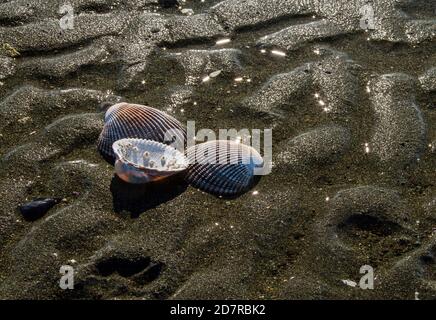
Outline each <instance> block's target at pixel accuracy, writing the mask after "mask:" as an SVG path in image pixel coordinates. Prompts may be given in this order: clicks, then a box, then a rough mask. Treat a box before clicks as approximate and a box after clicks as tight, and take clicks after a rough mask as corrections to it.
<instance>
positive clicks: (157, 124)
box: [97, 103, 186, 158]
mask: <svg viewBox="0 0 436 320" xmlns="http://www.w3.org/2000/svg"><path fill="white" fill-rule="evenodd" d="M167 132H170V135H169V137H172V136H174V137H176V138H173V140H170V141H165V140H166V139H165V138H166V137H165V134H166V133H167ZM185 137H186V130H185V128H184V127H183V126H182V124H181V123H180V122H179V121H178V120H177V119H175V118H173V117H171V116H170V115H168V114H166V113H165V112H162V111H160V110H157V109H155V108H151V107H147V106H143V105H138V104H129V103H119V104H116V105H113V106H112V107H110V108H109V109H108V110H107V111H106V115H105V125H104V127H103V130H102V132H101V134H100V137H99V139H98V143H97V147H98V150H99V151H100V152H102V153H103V154H105V155H106V156H109V157H110V158H115V154H114V152H113V149H112V145H113V143H114V142H115V141H117V140H120V139H124V138H138V139H147V140H153V141H157V142H161V143H165V144H171V142H173V141H175V139H177V141H178V142H179V143H180V144H179V146H180V147H183V145H184V142H185ZM175 147H177V148H178V146H175Z"/></svg>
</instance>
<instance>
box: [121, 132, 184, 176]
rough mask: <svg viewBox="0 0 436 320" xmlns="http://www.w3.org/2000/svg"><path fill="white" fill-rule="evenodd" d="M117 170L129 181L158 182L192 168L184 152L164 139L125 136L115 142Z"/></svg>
mask: <svg viewBox="0 0 436 320" xmlns="http://www.w3.org/2000/svg"><path fill="white" fill-rule="evenodd" d="M113 150H114V153H115V155H116V161H115V172H116V174H117V175H118V177H120V179H121V180H123V181H126V182H128V183H136V184H139V183H147V182H151V181H157V180H160V179H163V178H166V177H169V176H171V175H173V174H176V173H178V172H181V171H183V170H185V169H186V168H187V167H188V160H187V159H186V158H185V156H184V155H183V153H181V152H180V151H178V150H176V149H175V148H173V147H171V146H168V145H165V144H163V143H160V142H156V141H151V140H144V139H121V140H118V141H116V142H114V144H113Z"/></svg>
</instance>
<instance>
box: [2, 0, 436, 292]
mask: <svg viewBox="0 0 436 320" xmlns="http://www.w3.org/2000/svg"><path fill="white" fill-rule="evenodd" d="M364 3H365V1H353V2H352V3H351V4H350V2H349V1H345V0H344V1H335V4H334V5H332V4H331V3H330V2H328V3H326V4H323V3H322V2H319V1H300V2H299V1H290V0H288V1H286V0H268V1H260V0H258V1H256V0H249V1H244V2H243V1H236V0H227V1H222V2H220V1H212V0H206V1H205V2H201V1H186V2H185V3H183V4H180V8H178V5H177V1H158V0H135V1H111V0H106V1H99V0H74V1H73V0H72V1H70V4H71V6H72V8H73V9H74V14H75V18H74V27H73V28H72V29H68V30H62V29H60V25H59V21H60V20H62V18H63V16H64V14H60V13H59V6H60V5H61V4H64V1H53V0H50V1H49V0H31V1H21V0H15V1H4V0H0V178H1V179H0V298H2V299H236V298H238V299H245V298H246V299H435V298H436V287H435V281H436V272H435V254H436V230H435V228H436V187H435V181H436V169H435V168H436V109H435V101H436V99H435V97H436V93H435V92H436V71H435V68H436V50H435V49H436V45H435V37H436V36H435V31H434V30H435V29H434V27H435V12H436V8H435V5H434V4H432V3H431V1H423V0H422V1H421V0H416V1H414V2H413V1H412V3H410V4H407V5H394V4H392V3H393V1H389V0H374V1H373V6H374V8H375V17H376V22H375V25H374V28H375V29H370V30H367V31H365V30H363V29H362V27H361V25H360V24H359V22H360V19H361V15H360V11H359V9H360V8H361V7H362V6H363V5H364ZM183 9H192V10H193V11H192V12H191V11H186V10H183ZM400 10H402V11H403V12H405V13H406V15H404V14H400ZM222 39H231V41H224V42H223V43H222V44H221V42H218V44H217V41H218V40H222ZM282 53H284V54H285V55H283V54H282ZM218 70H221V73H219V75H218V76H216V77H214V78H211V79H209V81H203V80H204V79H205V77H206V76H208V75H209V74H211V73H213V72H215V71H218ZM239 78H241V79H239ZM235 79H236V80H235ZM120 101H126V102H131V103H138V104H143V105H149V106H153V107H155V108H158V109H160V110H162V111H165V112H167V113H168V114H170V115H172V116H174V117H175V118H177V119H178V120H180V121H181V122H182V123H186V121H191V120H195V122H196V128H197V130H198V129H202V128H209V129H212V130H214V131H216V132H218V130H219V129H230V128H235V129H237V130H240V129H243V128H247V129H250V130H251V129H262V130H263V129H268V128H272V129H273V161H274V167H273V171H272V173H271V174H269V175H267V176H264V177H262V178H261V179H260V181H258V183H257V184H256V185H254V186H253V188H252V189H251V190H249V191H248V192H246V193H245V194H243V195H240V196H239V197H236V198H232V199H225V198H219V197H216V196H213V195H210V194H207V193H204V192H201V191H199V190H196V189H194V188H192V187H191V186H189V185H187V184H186V183H185V182H184V181H183V178H182V177H180V176H176V177H172V178H171V179H168V180H165V181H162V182H158V183H151V184H147V185H142V186H137V185H129V184H127V183H124V182H123V181H121V180H120V179H118V178H117V177H116V176H114V170H113V166H112V165H111V164H109V163H108V162H106V161H105V160H104V159H103V158H102V157H101V156H100V154H99V153H98V151H97V148H96V142H97V139H98V136H99V134H100V132H101V130H102V127H103V124H104V121H103V118H104V111H105V110H106V109H107V107H108V106H110V105H112V104H114V103H117V102H120ZM255 191H256V192H255ZM40 197H52V198H59V199H62V200H61V201H60V202H59V203H58V204H56V205H55V206H53V207H52V208H51V209H50V210H49V211H48V212H47V213H46V214H44V215H43V216H41V217H39V218H38V219H35V220H33V219H26V217H24V216H23V215H22V213H21V212H20V210H19V209H18V208H19V206H20V205H22V204H24V203H26V202H29V201H31V200H32V199H34V198H40ZM63 265H71V266H72V267H73V268H74V270H75V277H74V282H75V286H74V290H62V289H61V288H60V287H59V279H60V277H61V274H60V272H59V269H60V267H61V266H63ZM363 265H369V266H371V267H373V269H374V276H375V281H374V289H373V290H362V289H360V288H359V285H358V283H359V280H360V278H361V277H362V274H360V273H359V270H360V268H361V267H362V266H363ZM353 283H355V284H357V285H356V286H354V284H353Z"/></svg>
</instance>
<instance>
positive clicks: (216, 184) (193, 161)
mask: <svg viewBox="0 0 436 320" xmlns="http://www.w3.org/2000/svg"><path fill="white" fill-rule="evenodd" d="M186 155H187V158H188V160H189V168H188V172H187V174H186V176H185V179H186V181H187V182H188V183H190V184H191V185H192V186H194V187H195V188H198V189H200V190H202V191H205V192H209V193H212V194H215V195H220V196H233V195H237V194H241V193H243V192H245V191H247V190H248V189H249V188H250V186H251V185H252V183H253V182H254V169H255V168H257V167H262V166H263V159H262V157H261V155H260V154H259V153H258V152H257V151H256V150H255V149H254V148H252V147H250V146H247V145H244V144H241V143H237V142H234V141H227V140H214V141H208V142H205V143H201V144H198V145H195V146H193V147H190V148H188V149H187V151H186Z"/></svg>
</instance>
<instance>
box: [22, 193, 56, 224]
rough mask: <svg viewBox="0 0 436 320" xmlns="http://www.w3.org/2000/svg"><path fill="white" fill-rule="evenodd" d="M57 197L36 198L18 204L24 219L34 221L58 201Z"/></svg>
mask: <svg viewBox="0 0 436 320" xmlns="http://www.w3.org/2000/svg"><path fill="white" fill-rule="evenodd" d="M60 201H61V199H59V198H37V199H34V200H32V201H31V202H27V203H25V204H22V205H21V206H19V209H20V212H21V214H22V215H23V217H24V219H26V220H28V221H35V220H37V219H39V218H41V217H42V216H43V215H44V214H46V213H47V211H48V210H50V209H51V208H52V207H53V206H54V205H55V204H57V203H59V202H60Z"/></svg>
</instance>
